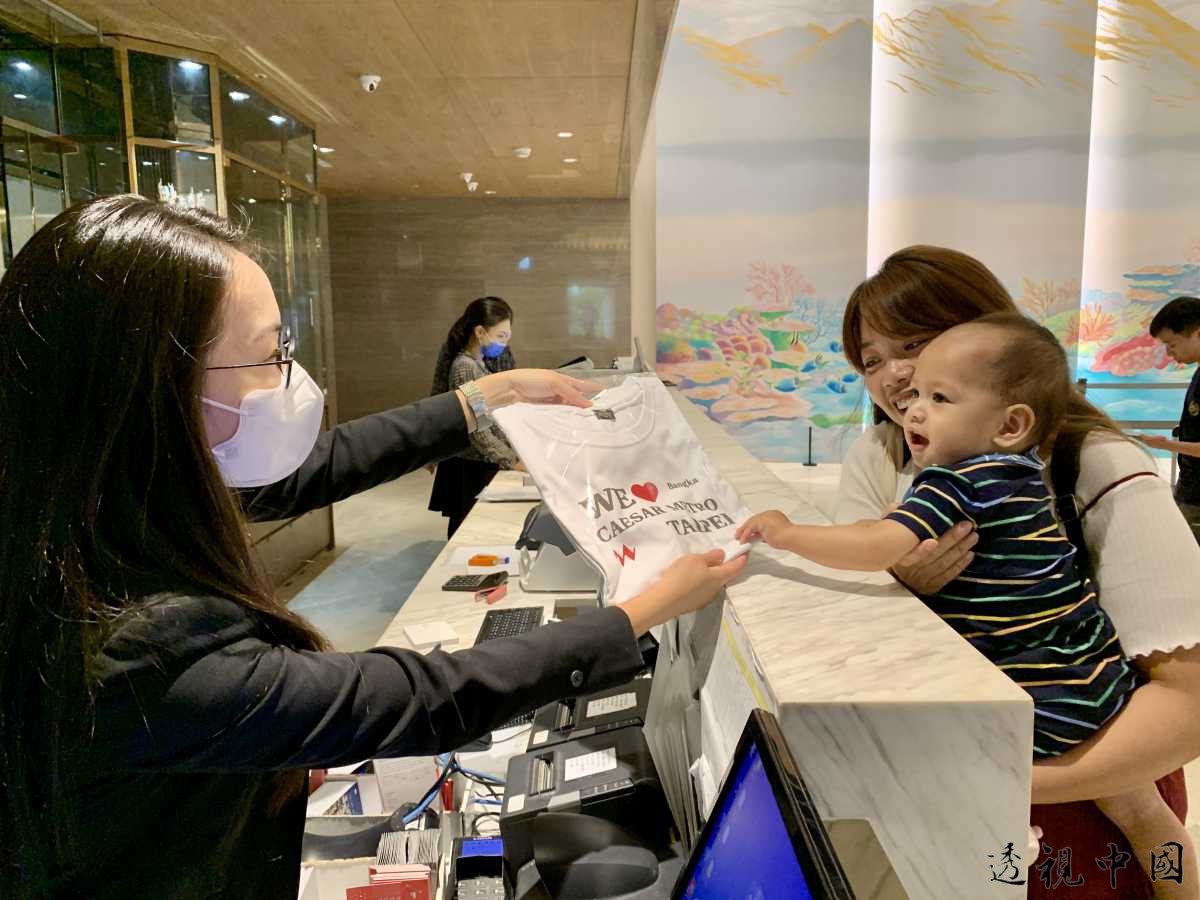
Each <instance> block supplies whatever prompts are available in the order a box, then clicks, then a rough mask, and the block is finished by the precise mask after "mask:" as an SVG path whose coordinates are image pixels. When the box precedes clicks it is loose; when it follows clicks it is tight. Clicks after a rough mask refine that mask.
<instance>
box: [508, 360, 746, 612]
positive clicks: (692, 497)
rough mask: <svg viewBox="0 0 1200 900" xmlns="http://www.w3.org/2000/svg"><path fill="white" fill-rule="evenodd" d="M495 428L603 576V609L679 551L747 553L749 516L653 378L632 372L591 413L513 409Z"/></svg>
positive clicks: (652, 577)
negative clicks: (743, 535) (739, 537)
mask: <svg viewBox="0 0 1200 900" xmlns="http://www.w3.org/2000/svg"><path fill="white" fill-rule="evenodd" d="M495 416H496V421H497V423H499V425H500V427H501V429H503V431H504V433H505V435H506V436H507V437H508V440H509V442H510V443H511V444H512V445H513V447H514V449H516V451H517V453H518V454H520V456H521V461H522V462H523V463H525V466H526V468H528V470H529V474H530V475H532V476H533V480H534V481H535V482H536V483H537V486H538V488H539V490H540V491H541V493H542V500H543V502H545V503H546V505H547V506H549V508H550V512H551V513H553V514H554V517H555V518H556V519H557V520H558V521H559V524H561V525H562V526H563V528H565V529H566V531H567V533H568V534H570V535H571V539H572V540H573V541H574V542H575V545H576V546H577V547H578V548H579V549H580V550H581V551H582V552H583V553H584V555H585V556H587V558H588V559H589V560H591V561H592V563H593V565H595V566H596V568H598V569H599V570H600V572H601V573H602V574H603V576H604V602H605V603H612V602H616V601H620V600H624V599H627V598H629V597H632V596H634V595H635V594H638V593H639V592H641V591H643V590H645V589H646V588H647V587H649V586H650V585H651V584H653V583H654V581H656V580H657V578H658V576H659V575H661V574H662V572H663V570H664V569H666V568H667V566H669V565H670V564H671V563H672V562H674V561H675V560H676V559H678V558H679V557H680V556H682V555H684V554H686V553H702V552H704V551H707V550H711V549H713V548H714V547H719V548H720V549H722V550H724V551H725V556H726V558H727V559H733V558H734V557H735V556H739V555H741V554H742V553H745V552H746V551H747V550H748V549H749V547H748V546H747V545H746V544H739V543H738V542H737V541H736V540H735V539H734V532H735V531H736V530H737V527H738V526H739V525H741V524H742V523H743V522H744V521H746V519H748V518H749V517H750V510H748V509H747V508H746V505H745V504H744V503H742V500H741V498H740V497H739V496H738V495H737V492H736V491H735V490H734V489H733V488H732V487H731V486H730V485H729V484H728V483H727V482H725V481H724V480H723V479H722V478H721V477H720V476H719V475H718V474H717V471H716V469H715V468H714V467H713V465H712V463H711V462H710V461H709V459H708V457H707V455H705V453H704V450H703V449H702V448H701V447H700V441H699V439H698V438H697V437H696V434H695V432H694V431H692V429H691V427H689V425H688V424H687V422H686V421H685V420H684V418H683V415H682V414H681V413H680V412H679V409H678V408H677V407H676V406H675V403H674V401H672V399H671V396H670V394H668V393H667V389H666V388H665V387H663V385H662V382H661V381H659V380H658V378H657V377H655V376H653V375H632V376H630V377H628V378H626V379H625V380H624V381H623V382H621V384H619V385H617V386H616V387H613V388H609V389H608V390H605V391H602V392H601V393H599V394H597V395H596V396H595V397H594V398H593V399H592V408H591V409H577V408H574V407H560V406H539V405H535V404H530V403H517V404H515V405H513V406H508V407H505V408H504V409H500V410H497V411H496V413H495Z"/></svg>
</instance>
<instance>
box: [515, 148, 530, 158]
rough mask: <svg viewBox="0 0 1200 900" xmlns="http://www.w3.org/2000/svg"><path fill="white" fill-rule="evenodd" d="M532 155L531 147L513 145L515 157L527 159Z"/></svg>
mask: <svg viewBox="0 0 1200 900" xmlns="http://www.w3.org/2000/svg"><path fill="white" fill-rule="evenodd" d="M532 155H533V148H532V147H513V156H515V157H516V158H517V159H529V157H530V156H532Z"/></svg>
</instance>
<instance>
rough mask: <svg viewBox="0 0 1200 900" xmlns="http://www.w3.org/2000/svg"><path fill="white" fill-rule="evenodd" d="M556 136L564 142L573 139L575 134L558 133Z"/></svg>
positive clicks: (567, 132)
mask: <svg viewBox="0 0 1200 900" xmlns="http://www.w3.org/2000/svg"><path fill="white" fill-rule="evenodd" d="M558 136H559V137H560V138H562V139H563V140H566V139H567V138H573V137H575V132H573V131H560V132H559V133H558Z"/></svg>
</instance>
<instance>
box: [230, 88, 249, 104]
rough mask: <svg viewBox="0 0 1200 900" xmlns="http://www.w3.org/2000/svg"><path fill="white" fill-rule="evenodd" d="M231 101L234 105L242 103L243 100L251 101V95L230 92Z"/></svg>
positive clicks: (241, 92)
mask: <svg viewBox="0 0 1200 900" xmlns="http://www.w3.org/2000/svg"><path fill="white" fill-rule="evenodd" d="M229 99H230V100H232V101H233V102H234V103H241V102H242V101H243V100H249V99H250V95H249V94H247V93H246V92H245V91H230V92H229Z"/></svg>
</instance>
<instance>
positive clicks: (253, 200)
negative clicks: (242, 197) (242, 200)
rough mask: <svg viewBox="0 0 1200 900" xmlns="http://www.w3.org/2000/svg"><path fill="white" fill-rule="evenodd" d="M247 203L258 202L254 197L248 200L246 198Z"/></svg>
mask: <svg viewBox="0 0 1200 900" xmlns="http://www.w3.org/2000/svg"><path fill="white" fill-rule="evenodd" d="M246 202H247V203H257V202H258V201H257V200H255V199H254V198H253V197H248V198H246Z"/></svg>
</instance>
